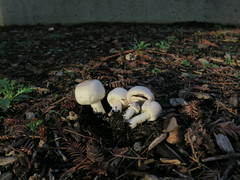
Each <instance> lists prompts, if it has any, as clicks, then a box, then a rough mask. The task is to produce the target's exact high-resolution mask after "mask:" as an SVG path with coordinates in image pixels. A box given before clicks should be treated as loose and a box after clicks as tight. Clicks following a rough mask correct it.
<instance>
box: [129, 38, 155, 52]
mask: <svg viewBox="0 0 240 180" xmlns="http://www.w3.org/2000/svg"><path fill="white" fill-rule="evenodd" d="M150 45H151V44H148V43H145V41H138V40H137V39H136V38H134V44H133V48H134V50H144V49H147V48H148V47H149V46H150Z"/></svg>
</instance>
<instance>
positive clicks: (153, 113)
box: [129, 100, 162, 129]
mask: <svg viewBox="0 0 240 180" xmlns="http://www.w3.org/2000/svg"><path fill="white" fill-rule="evenodd" d="M161 112H162V107H161V105H160V104H159V103H158V102H156V101H150V100H147V101H145V102H144V103H143V105H142V113H141V114H139V115H138V116H135V117H133V118H132V119H130V120H129V124H130V127H131V128H132V129H133V128H135V127H136V126H137V125H138V124H140V123H143V122H144V121H146V120H148V121H155V120H156V119H157V118H158V116H159V115H160V114H161Z"/></svg>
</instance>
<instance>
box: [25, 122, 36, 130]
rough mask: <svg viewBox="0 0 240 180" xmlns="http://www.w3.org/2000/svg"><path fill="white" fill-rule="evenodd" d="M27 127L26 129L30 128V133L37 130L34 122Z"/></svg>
mask: <svg viewBox="0 0 240 180" xmlns="http://www.w3.org/2000/svg"><path fill="white" fill-rule="evenodd" d="M27 125H28V127H29V128H30V130H31V131H35V130H36V128H37V126H36V124H35V122H30V123H28V124H27Z"/></svg>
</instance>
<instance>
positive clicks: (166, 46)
mask: <svg viewBox="0 0 240 180" xmlns="http://www.w3.org/2000/svg"><path fill="white" fill-rule="evenodd" d="M155 46H157V47H159V48H160V49H162V50H167V49H169V48H170V44H169V43H168V42H166V41H160V42H158V43H155Z"/></svg>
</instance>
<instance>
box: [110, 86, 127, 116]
mask: <svg viewBox="0 0 240 180" xmlns="http://www.w3.org/2000/svg"><path fill="white" fill-rule="evenodd" d="M126 94H127V90H126V89H124V88H121V87H119V88H114V89H113V90H111V91H110V92H109V93H108V96H107V101H108V103H109V105H110V106H111V107H112V110H111V111H110V113H109V114H108V115H109V116H110V115H111V114H112V113H113V112H122V109H124V108H126V107H127V101H126Z"/></svg>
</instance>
